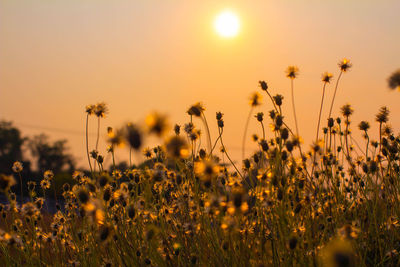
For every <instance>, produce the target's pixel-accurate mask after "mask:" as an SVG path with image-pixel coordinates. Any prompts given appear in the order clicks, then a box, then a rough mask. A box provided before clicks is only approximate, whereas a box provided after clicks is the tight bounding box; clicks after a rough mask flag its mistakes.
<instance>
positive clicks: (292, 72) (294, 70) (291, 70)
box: [286, 66, 299, 80]
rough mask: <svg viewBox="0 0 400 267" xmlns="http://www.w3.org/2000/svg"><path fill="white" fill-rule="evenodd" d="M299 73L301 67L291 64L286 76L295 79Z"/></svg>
mask: <svg viewBox="0 0 400 267" xmlns="http://www.w3.org/2000/svg"><path fill="white" fill-rule="evenodd" d="M298 74H299V68H298V67H296V66H289V67H288V68H287V69H286V77H288V78H290V79H292V80H293V79H295V78H297V75H298Z"/></svg>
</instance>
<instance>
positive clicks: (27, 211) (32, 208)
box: [21, 202, 39, 217]
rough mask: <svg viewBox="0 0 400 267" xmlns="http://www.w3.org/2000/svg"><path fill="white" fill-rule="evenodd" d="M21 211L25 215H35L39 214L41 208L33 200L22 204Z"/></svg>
mask: <svg viewBox="0 0 400 267" xmlns="http://www.w3.org/2000/svg"><path fill="white" fill-rule="evenodd" d="M21 213H22V215H23V216H27V217H34V216H37V215H38V214H39V210H38V209H37V206H36V205H34V204H33V203H32V202H28V203H25V204H23V205H22V208H21Z"/></svg>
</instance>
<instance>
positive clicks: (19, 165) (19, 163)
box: [12, 161, 23, 173]
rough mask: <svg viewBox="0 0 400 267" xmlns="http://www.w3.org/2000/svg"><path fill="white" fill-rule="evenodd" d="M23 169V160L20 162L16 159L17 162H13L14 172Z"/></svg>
mask: <svg viewBox="0 0 400 267" xmlns="http://www.w3.org/2000/svg"><path fill="white" fill-rule="evenodd" d="M22 169H23V167H22V163H21V162H19V161H16V162H14V164H13V166H12V170H13V172H17V173H18V172H22Z"/></svg>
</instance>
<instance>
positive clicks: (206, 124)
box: [201, 112, 211, 151]
mask: <svg viewBox="0 0 400 267" xmlns="http://www.w3.org/2000/svg"><path fill="white" fill-rule="evenodd" d="M201 115H202V119H203V121H204V124H205V126H206V130H207V137H208V150H210V151H211V134H210V129H209V128H208V123H207V119H206V116H205V115H204V112H201Z"/></svg>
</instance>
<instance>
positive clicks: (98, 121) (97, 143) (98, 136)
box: [94, 117, 100, 171]
mask: <svg viewBox="0 0 400 267" xmlns="http://www.w3.org/2000/svg"><path fill="white" fill-rule="evenodd" d="M99 138H100V117H97V138H96V151H98V150H97V148H98V147H99ZM94 171H96V159H95V160H94Z"/></svg>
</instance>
